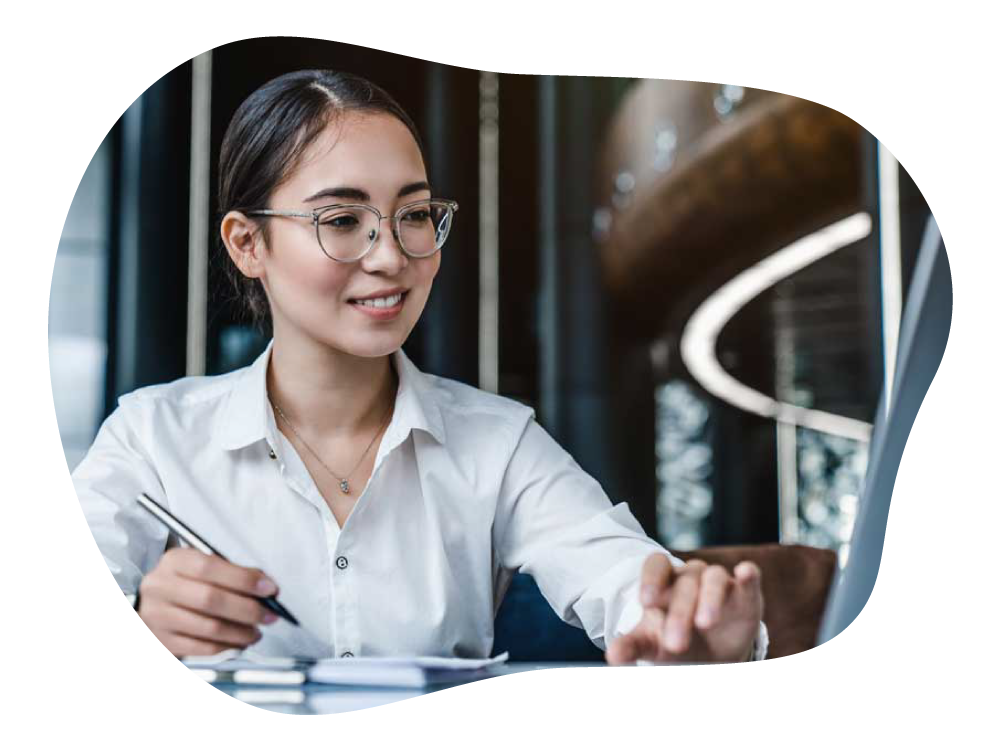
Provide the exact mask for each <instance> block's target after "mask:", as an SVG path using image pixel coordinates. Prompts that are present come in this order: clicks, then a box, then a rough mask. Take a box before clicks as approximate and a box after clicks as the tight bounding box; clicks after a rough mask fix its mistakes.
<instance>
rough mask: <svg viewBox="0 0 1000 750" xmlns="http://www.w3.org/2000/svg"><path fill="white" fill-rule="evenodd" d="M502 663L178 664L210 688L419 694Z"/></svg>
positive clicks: (231, 658)
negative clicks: (316, 687)
mask: <svg viewBox="0 0 1000 750" xmlns="http://www.w3.org/2000/svg"><path fill="white" fill-rule="evenodd" d="M505 661H507V654H506V653H504V654H500V656H497V657H494V658H492V659H454V658H448V657H440V656H405V657H383V656H364V657H356V658H348V659H319V660H316V659H308V658H301V657H298V658H297V657H264V656H258V655H256V654H240V653H239V652H222V653H220V654H216V655H215V656H209V657H190V658H186V659H183V662H184V664H186V665H187V666H188V667H189V668H190V669H191V671H192V672H194V673H195V674H197V675H198V676H199V677H202V678H203V679H206V680H208V681H210V682H232V683H241V684H257V685H297V684H302V683H305V682H313V683H321V684H326V685H359V686H366V687H394V688H423V687H428V686H430V685H440V684H444V683H452V682H468V681H471V680H477V679H480V678H482V677H488V676H490V675H491V674H493V672H492V671H491V668H492V667H493V666H495V665H497V664H502V663H503V662H505Z"/></svg>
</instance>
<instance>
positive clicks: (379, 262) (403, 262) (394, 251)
mask: <svg viewBox="0 0 1000 750" xmlns="http://www.w3.org/2000/svg"><path fill="white" fill-rule="evenodd" d="M388 218H389V217H384V218H383V219H382V221H385V220H387V219H388ZM372 231H373V232H375V233H376V234H375V244H374V245H373V246H372V249H371V250H369V251H368V254H367V255H366V256H365V257H364V258H362V259H361V265H362V267H363V268H364V269H365V270H366V271H367V272H368V273H383V274H385V275H387V276H393V275H395V274H398V273H399V272H401V271H402V270H403V269H404V268H406V266H407V265H408V264H409V258H407V256H406V253H404V252H403V248H402V247H400V246H399V242H398V241H397V240H396V237H395V235H393V233H392V230H391V229H389V228H386V229H383V228H382V222H381V221H380V222H379V225H378V228H376V229H373V230H372Z"/></svg>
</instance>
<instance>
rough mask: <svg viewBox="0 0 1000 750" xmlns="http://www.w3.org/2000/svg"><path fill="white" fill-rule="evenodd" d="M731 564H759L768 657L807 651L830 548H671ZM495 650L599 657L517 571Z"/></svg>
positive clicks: (523, 657)
mask: <svg viewBox="0 0 1000 750" xmlns="http://www.w3.org/2000/svg"><path fill="white" fill-rule="evenodd" d="M675 554H676V555H677V556H678V557H680V558H681V559H683V560H689V559H692V558H697V559H699V560H704V561H705V562H707V563H709V564H713V565H722V566H723V567H725V568H726V569H727V570H729V571H732V569H733V568H734V567H735V566H736V564H737V563H739V562H740V561H741V560H751V561H752V562H754V563H756V564H757V565H758V566H760V569H761V572H762V574H763V588H764V603H765V611H764V622H765V624H766V625H767V628H768V633H769V635H770V641H771V643H770V647H769V648H768V655H767V656H768V658H769V659H774V658H777V657H780V656H789V655H791V654H797V653H799V652H801V651H806V650H807V649H810V648H812V647H813V645H814V644H815V643H816V635H817V632H818V630H819V625H820V620H821V618H822V616H823V609H824V606H825V604H826V598H827V594H828V592H829V589H830V583H831V582H832V580H833V575H834V572H835V570H836V568H837V556H836V554H835V553H834V552H833V551H831V550H826V549H817V548H815V547H805V546H801V545H780V544H761V545H747V546H732V547H706V548H703V549H699V550H694V551H692V552H677V553H675ZM493 651H494V653H495V654H497V653H503V652H504V651H507V652H508V653H509V654H510V659H511V661H602V660H603V658H604V655H603V653H602V652H601V651H600V650H599V649H597V648H596V647H595V646H594V645H593V644H592V643H591V642H590V640H589V639H588V638H587V636H586V635H585V634H584V632H583V630H581V629H580V628H575V627H573V626H571V625H567V624H566V623H564V622H563V621H562V620H560V619H559V618H558V617H557V616H556V614H555V613H554V612H553V611H552V608H551V607H550V606H549V604H548V602H546V601H545V599H544V598H543V597H542V595H541V593H540V592H539V591H538V587H537V586H536V585H535V582H534V580H533V579H532V578H531V577H530V576H527V575H516V576H514V579H513V581H512V582H511V585H510V588H509V589H508V591H507V595H506V596H505V597H504V601H503V604H502V605H501V606H500V611H499V612H498V613H497V618H496V626H495V639H494V649H493Z"/></svg>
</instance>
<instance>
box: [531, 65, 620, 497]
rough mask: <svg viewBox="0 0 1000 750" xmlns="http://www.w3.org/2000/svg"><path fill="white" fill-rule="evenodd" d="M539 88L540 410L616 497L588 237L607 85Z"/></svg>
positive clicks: (601, 297)
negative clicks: (602, 92)
mask: <svg viewBox="0 0 1000 750" xmlns="http://www.w3.org/2000/svg"><path fill="white" fill-rule="evenodd" d="M538 85H539V131H540V137H539V149H540V154H539V158H540V180H539V200H540V206H539V208H540V232H539V234H540V247H541V256H540V264H541V265H540V296H541V309H540V330H539V339H540V353H539V365H540V378H539V379H540V394H539V396H540V398H539V401H540V404H539V405H540V416H541V419H542V423H543V425H544V426H545V428H546V429H547V430H548V431H549V432H550V433H551V434H552V435H553V436H554V437H555V438H556V439H557V440H558V441H559V442H560V443H561V444H562V445H563V446H564V447H565V448H566V449H567V450H568V451H569V452H570V453H571V454H573V456H574V457H575V458H576V460H577V461H578V462H579V463H580V465H581V466H582V467H583V468H584V469H585V470H586V471H588V472H589V473H590V474H592V475H593V476H594V477H595V478H596V479H598V481H600V482H602V484H604V485H605V488H606V489H607V490H609V494H611V495H612V497H613V498H614V495H615V494H616V492H615V487H614V485H615V484H616V483H615V482H614V480H613V474H612V468H613V461H612V460H611V455H610V440H609V415H608V408H609V405H608V374H607V359H608V346H607V341H608V330H607V297H606V294H605V291H604V288H603V285H602V281H601V275H600V269H599V266H598V258H597V253H596V251H595V248H594V246H593V242H592V239H591V224H592V214H593V207H594V198H593V192H594V191H593V175H594V173H595V159H596V155H597V153H598V136H599V133H600V127H601V122H600V120H601V114H602V111H601V104H602V103H603V102H602V98H601V96H600V92H599V87H600V86H601V85H602V84H601V82H600V81H599V80H597V79H593V78H587V77H581V76H542V77H540V78H539V84H538ZM615 499H618V498H615Z"/></svg>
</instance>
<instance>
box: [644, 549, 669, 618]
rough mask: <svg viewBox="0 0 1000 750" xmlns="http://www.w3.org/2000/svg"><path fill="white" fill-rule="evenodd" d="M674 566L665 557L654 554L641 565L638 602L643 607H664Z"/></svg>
mask: <svg viewBox="0 0 1000 750" xmlns="http://www.w3.org/2000/svg"><path fill="white" fill-rule="evenodd" d="M674 577H675V572H674V566H673V564H672V563H671V562H670V560H669V559H668V558H667V556H666V555H664V554H660V553H654V554H652V555H650V556H649V557H647V558H646V562H644V563H643V565H642V575H641V578H640V587H639V601H640V603H641V604H642V606H643V607H666V606H667V602H668V601H669V593H670V591H669V590H670V582H671V581H672V580H673V578H674Z"/></svg>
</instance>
